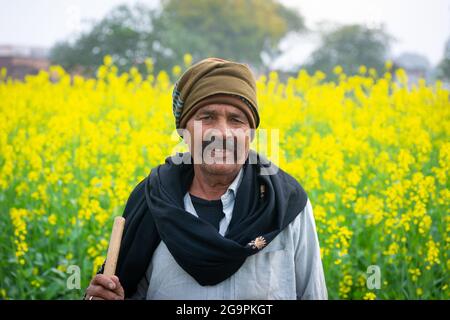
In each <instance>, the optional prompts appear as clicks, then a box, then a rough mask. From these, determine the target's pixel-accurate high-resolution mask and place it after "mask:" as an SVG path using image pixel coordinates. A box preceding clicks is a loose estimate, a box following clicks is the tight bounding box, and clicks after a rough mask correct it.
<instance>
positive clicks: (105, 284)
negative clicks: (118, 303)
mask: <svg viewBox="0 0 450 320" xmlns="http://www.w3.org/2000/svg"><path fill="white" fill-rule="evenodd" d="M91 296H92V297H93V298H92V300H124V299H125V293H124V291H123V288H122V285H121V284H120V281H119V278H118V277H117V276H107V275H104V274H97V275H96V276H95V277H94V278H93V279H92V281H91V283H90V284H89V287H88V288H87V289H86V298H85V299H89V298H90V297H91Z"/></svg>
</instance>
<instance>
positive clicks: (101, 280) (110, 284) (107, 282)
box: [92, 274, 116, 290]
mask: <svg viewBox="0 0 450 320" xmlns="http://www.w3.org/2000/svg"><path fill="white" fill-rule="evenodd" d="M92 282H93V284H94V285H100V286H103V287H104V288H105V289H109V290H114V289H116V284H115V282H114V281H113V280H111V277H110V276H106V275H104V274H97V275H96V276H95V277H94V279H93V280H92Z"/></svg>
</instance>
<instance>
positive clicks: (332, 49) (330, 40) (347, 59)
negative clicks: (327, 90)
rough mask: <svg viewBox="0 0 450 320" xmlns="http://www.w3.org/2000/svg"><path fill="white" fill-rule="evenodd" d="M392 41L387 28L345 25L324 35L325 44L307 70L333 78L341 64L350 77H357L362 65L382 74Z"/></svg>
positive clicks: (312, 59) (312, 58) (313, 54)
mask: <svg viewBox="0 0 450 320" xmlns="http://www.w3.org/2000/svg"><path fill="white" fill-rule="evenodd" d="M392 39H393V38H392V37H391V36H390V35H389V34H387V33H386V32H385V31H384V30H383V28H368V27H365V26H362V25H347V26H341V27H338V28H336V29H334V30H331V31H328V32H323V33H322V35H321V45H320V46H319V47H318V48H317V49H316V50H315V51H313V53H312V54H311V58H310V60H309V61H308V62H307V63H306V65H305V67H306V69H307V70H309V71H311V72H314V71H316V70H321V71H323V72H325V73H327V74H328V75H332V70H333V69H334V67H335V66H337V65H340V66H341V67H342V69H343V70H344V72H346V73H347V74H356V73H357V72H358V69H359V67H360V66H361V65H364V66H366V67H367V68H374V69H375V70H377V71H378V72H382V70H383V69H384V65H385V61H386V59H387V56H388V51H389V46H390V43H391V41H392Z"/></svg>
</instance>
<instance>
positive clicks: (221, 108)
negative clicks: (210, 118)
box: [196, 103, 245, 116]
mask: <svg viewBox="0 0 450 320" xmlns="http://www.w3.org/2000/svg"><path fill="white" fill-rule="evenodd" d="M205 112H207V113H208V112H214V113H223V114H227V113H233V114H239V115H242V116H245V114H244V112H242V111H241V109H239V108H237V107H235V106H233V105H231V104H216V103H215V104H208V105H206V106H203V107H201V108H200V109H198V110H197V112H196V114H200V113H205Z"/></svg>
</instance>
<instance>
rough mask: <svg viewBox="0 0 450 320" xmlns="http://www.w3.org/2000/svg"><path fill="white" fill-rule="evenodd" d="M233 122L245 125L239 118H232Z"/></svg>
mask: <svg viewBox="0 0 450 320" xmlns="http://www.w3.org/2000/svg"><path fill="white" fill-rule="evenodd" d="M231 121H232V122H236V123H244V122H243V121H242V120H241V119H239V118H231Z"/></svg>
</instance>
